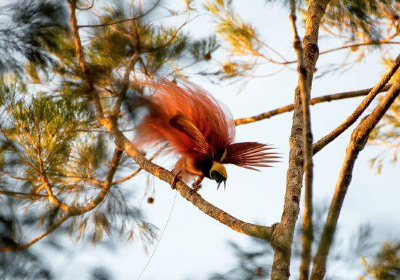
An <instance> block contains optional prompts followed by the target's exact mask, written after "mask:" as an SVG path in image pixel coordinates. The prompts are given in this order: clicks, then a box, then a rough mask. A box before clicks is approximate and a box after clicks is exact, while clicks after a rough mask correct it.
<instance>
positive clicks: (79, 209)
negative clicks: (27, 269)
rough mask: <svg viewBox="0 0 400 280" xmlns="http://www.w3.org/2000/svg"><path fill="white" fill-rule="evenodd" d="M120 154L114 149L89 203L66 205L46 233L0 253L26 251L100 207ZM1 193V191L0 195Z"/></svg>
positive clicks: (118, 150)
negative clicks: (72, 219) (107, 168)
mask: <svg viewBox="0 0 400 280" xmlns="http://www.w3.org/2000/svg"><path fill="white" fill-rule="evenodd" d="M122 153H123V150H120V149H115V151H114V155H113V159H112V160H111V166H110V169H109V171H108V173H107V177H106V180H105V182H104V185H103V188H102V189H101V191H100V193H99V194H98V195H97V196H96V197H95V198H93V199H92V200H91V201H90V202H89V203H87V204H86V205H82V206H68V205H67V207H68V209H62V210H64V211H66V214H65V216H64V217H62V218H61V219H60V220H59V221H58V222H57V223H55V224H54V225H52V226H51V227H50V228H49V229H48V230H47V231H46V232H44V233H43V234H41V235H39V236H37V237H36V238H34V239H32V240H31V241H29V242H27V243H25V244H22V245H16V246H12V247H11V246H7V247H2V248H0V252H17V251H21V250H23V249H26V248H28V247H29V246H31V245H33V244H35V243H36V242H38V241H39V240H41V239H42V238H43V237H45V236H47V235H49V234H50V233H52V232H53V231H54V230H55V229H56V228H58V227H59V226H60V225H61V224H62V223H64V222H65V221H66V220H68V219H69V218H70V217H74V216H80V215H82V214H84V213H87V212H89V211H91V210H93V209H94V208H96V207H97V206H98V205H100V204H101V203H102V202H103V201H104V199H105V198H106V196H107V194H108V193H109V192H110V188H111V184H112V180H113V178H114V175H115V172H116V170H117V168H118V165H119V163H120V161H121V156H122ZM2 192H3V191H1V192H0V194H1V193H2ZM16 194H18V195H20V194H21V193H16ZM22 195H25V194H22ZM28 195H29V194H28ZM40 197H42V195H40ZM44 197H47V196H44ZM49 199H50V195H49ZM55 205H56V206H58V207H60V208H61V207H63V206H62V205H60V206H59V205H57V204H55Z"/></svg>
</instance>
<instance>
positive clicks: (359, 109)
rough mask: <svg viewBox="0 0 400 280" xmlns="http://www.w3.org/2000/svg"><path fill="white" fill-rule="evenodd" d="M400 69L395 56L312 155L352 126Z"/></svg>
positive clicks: (399, 56)
mask: <svg viewBox="0 0 400 280" xmlns="http://www.w3.org/2000/svg"><path fill="white" fill-rule="evenodd" d="M399 67H400V55H398V56H397V58H396V60H395V61H394V63H393V64H392V66H391V67H390V68H389V69H388V70H387V71H386V73H385V75H383V77H382V78H381V79H380V81H379V82H378V83H377V84H376V85H375V87H374V88H373V89H372V90H371V91H370V93H369V94H368V95H367V96H366V97H365V99H364V100H363V101H362V102H361V103H360V105H358V107H357V108H356V109H355V110H354V112H353V113H352V114H351V115H350V116H349V117H348V118H347V119H346V120H345V121H344V122H343V123H342V124H340V125H339V126H338V127H337V128H335V129H334V130H332V132H330V133H329V134H327V135H326V136H324V137H322V138H321V139H320V140H318V141H317V142H316V143H315V144H314V145H313V153H314V155H315V154H316V153H318V152H319V151H320V150H322V149H323V148H324V147H325V146H326V145H328V144H329V143H331V142H332V141H333V140H335V139H336V138H337V137H338V136H339V135H341V134H342V133H343V132H344V131H346V130H347V129H348V128H349V127H350V126H351V125H352V124H354V123H355V122H356V121H357V119H358V118H359V117H360V116H361V115H362V113H363V112H364V111H365V110H366V109H367V108H368V106H369V105H370V104H371V102H372V101H373V100H374V98H375V97H376V96H377V95H378V93H379V92H380V91H381V90H382V88H383V87H384V86H385V85H386V84H387V83H388V82H389V80H390V79H391V77H392V76H393V75H394V73H396V71H397V69H398V68H399Z"/></svg>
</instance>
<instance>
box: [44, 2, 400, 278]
mask: <svg viewBox="0 0 400 280" xmlns="http://www.w3.org/2000/svg"><path fill="white" fill-rule="evenodd" d="M199 2H201V1H199ZM249 2H250V1H245V0H236V1H234V3H235V9H236V10H237V11H240V15H241V16H242V17H243V18H244V19H245V20H250V21H251V22H252V23H253V25H254V26H255V27H256V28H257V29H258V30H259V31H260V33H261V35H262V37H263V38H265V41H266V42H267V43H268V44H270V45H271V46H272V47H274V48H275V49H277V50H278V51H279V52H281V53H283V54H284V56H285V57H287V58H291V59H294V58H295V53H294V50H293V48H292V33H291V29H290V24H289V20H288V11H287V10H285V9H282V8H280V7H278V6H277V5H273V4H268V5H265V4H263V3H264V1H252V2H251V4H249ZM299 24H300V23H299ZM187 28H188V29H189V30H190V31H191V33H192V34H193V35H194V36H202V35H208V34H210V33H212V32H214V29H213V22H212V21H211V19H210V18H208V17H205V16H204V17H199V18H198V19H196V20H195V21H193V22H192V23H191V24H190V25H189V26H188V27H187ZM300 31H301V34H300V35H303V33H302V32H303V28H301V29H300ZM336 45H337V42H336V41H335V40H326V41H323V42H321V44H320V50H321V51H322V50H325V49H328V48H331V47H333V46H336ZM395 52H396V50H395V49H393V53H395ZM397 52H398V49H397ZM343 55H344V53H343V52H341V53H340V52H338V53H334V54H329V55H325V56H321V57H320V60H319V61H318V64H317V68H319V67H321V66H322V65H326V64H329V63H332V62H338V61H341V60H342V59H343ZM272 70H273V68H269V67H263V68H261V70H260V71H259V73H261V74H268V73H270V72H272ZM383 72H384V66H383V64H382V63H381V61H380V59H379V56H378V55H377V54H372V55H371V56H369V57H368V58H367V59H366V60H365V61H364V62H362V63H360V64H357V65H356V66H355V67H353V68H352V69H351V70H350V71H348V72H345V73H344V74H342V75H339V74H337V75H327V76H325V77H323V78H321V79H317V80H315V81H314V84H313V89H312V97H316V96H320V95H326V94H332V93H338V92H344V91H350V90H358V89H364V88H368V87H372V86H374V84H375V83H376V82H377V81H378V80H379V79H380V77H381V75H382V74H383ZM194 81H195V82H196V83H197V84H199V85H201V86H202V87H204V88H205V89H207V90H208V91H209V92H210V93H212V94H213V95H214V96H215V97H216V98H217V99H218V100H220V101H221V102H222V103H224V104H226V105H227V106H228V107H229V108H230V110H231V111H232V114H233V116H234V118H240V117H246V116H251V115H255V114H258V113H262V112H265V111H268V110H271V109H275V108H278V107H280V106H284V105H287V104H290V103H292V101H293V93H294V88H295V85H296V83H297V73H296V72H295V71H291V70H284V71H283V72H281V73H279V74H277V75H275V76H272V77H269V78H258V79H254V80H252V81H251V82H249V83H248V85H247V86H246V87H245V88H244V89H243V90H242V91H241V92H239V93H238V91H237V85H228V84H224V85H223V86H217V85H213V84H211V83H209V82H207V81H206V80H204V79H195V80H194ZM361 100H362V98H356V99H351V100H344V101H336V102H332V103H324V104H320V105H317V106H314V107H312V108H311V116H312V129H313V135H314V140H318V139H320V138H321V137H322V136H324V135H325V134H327V133H328V132H330V131H331V130H332V129H333V128H335V127H336V126H337V125H339V124H340V123H341V122H342V121H343V120H344V119H345V118H346V117H347V116H348V115H349V114H350V113H351V112H352V111H353V110H354V109H355V108H356V106H357V105H358V104H359V102H361ZM291 118H292V114H291V113H287V114H283V115H279V116H276V117H274V118H272V119H269V120H264V121H260V122H257V123H253V124H247V125H243V126H239V127H238V128H237V140H238V141H258V142H261V143H268V144H271V145H273V146H274V147H276V148H277V149H278V151H279V153H281V155H282V161H281V162H280V163H278V164H276V166H275V167H273V168H268V169H263V170H262V172H254V171H250V170H246V169H242V168H239V167H235V166H227V171H228V174H229V181H228V182H227V188H226V190H221V189H220V190H219V191H217V190H216V184H215V183H214V182H211V181H208V180H206V181H204V183H203V188H202V189H201V190H200V194H201V195H202V197H203V198H204V199H206V200H207V201H209V202H210V203H212V204H214V205H215V206H217V207H219V208H221V209H223V210H224V211H226V212H228V213H230V214H231V215H233V216H235V217H237V218H239V219H241V220H243V221H247V222H253V223H259V224H263V225H272V224H273V223H276V222H279V220H280V217H281V214H282V209H283V203H284V200H283V198H284V194H285V183H286V170H287V167H288V154H289V141H288V139H289V135H290V129H291ZM352 129H354V126H353V127H352V128H351V129H349V130H348V131H347V132H345V133H344V134H343V135H341V136H340V137H339V138H338V139H337V140H336V141H335V142H334V143H332V144H330V145H329V146H327V147H326V148H325V149H324V150H322V151H321V152H320V153H318V154H317V155H316V156H315V157H314V174H315V177H314V197H315V198H314V199H315V201H316V202H320V201H326V202H328V201H330V199H331V197H332V194H333V190H334V187H335V183H336V179H337V176H338V174H339V171H340V168H341V165H342V162H343V159H344V156H345V148H346V146H347V144H348V141H349V137H350V133H351V131H352ZM380 151H381V150H380V149H379V148H376V147H370V146H367V147H366V148H365V150H364V151H362V153H361V154H360V156H359V157H358V160H357V162H356V165H355V169H354V172H353V174H354V175H353V180H352V183H351V185H350V188H349V191H348V194H347V197H346V200H345V202H344V206H343V210H342V212H341V216H340V225H341V227H342V228H344V229H345V231H347V232H349V233H350V232H353V231H355V230H357V227H358V226H359V225H360V224H362V223H365V222H368V223H370V224H371V225H372V226H373V227H374V229H375V230H376V232H377V234H378V235H379V238H380V240H386V239H391V238H394V237H395V236H396V234H398V233H399V228H400V219H396V218H395V217H399V216H400V206H399V203H398V198H399V197H400V188H399V183H398V179H397V180H395V179H396V178H398V173H399V167H398V166H397V167H386V168H384V170H383V172H382V174H380V175H377V174H376V172H375V170H373V169H371V168H370V167H369V160H370V159H371V158H372V157H374V156H375V155H377V153H379V152H380ZM159 163H160V164H161V165H162V166H164V167H167V168H170V169H171V168H172V166H173V161H171V160H163V161H160V162H159ZM396 175H397V176H396ZM146 178H147V176H146V175H145V174H142V175H140V176H138V177H137V178H136V179H135V180H132V181H130V182H129V183H128V184H125V185H123V186H121V187H123V188H133V189H135V190H136V194H137V197H138V198H139V199H141V197H142V196H143V194H144V191H145V182H146ZM154 188H155V194H154V198H155V203H154V204H151V205H150V204H147V203H146V202H145V200H144V201H143V202H142V207H143V210H144V213H145V215H146V217H147V219H148V220H149V221H151V222H152V223H154V224H155V225H156V226H157V227H158V228H159V229H160V230H162V229H163V228H164V227H165V224H166V221H167V219H168V216H169V214H170V211H171V207H172V205H173V203H174V200H175V196H176V192H175V191H173V190H171V188H170V187H169V186H168V185H167V184H166V183H164V182H162V181H160V180H158V179H155V180H154ZM302 203H303V197H302ZM229 241H233V242H236V243H238V244H241V245H246V244H249V238H248V237H247V236H245V235H243V234H240V233H237V232H235V231H233V230H232V229H230V228H228V227H226V226H225V225H223V224H221V223H219V222H217V221H215V220H213V219H212V218H210V217H208V216H206V215H205V214H204V213H202V212H201V211H199V210H198V209H197V208H196V207H194V206H193V205H192V204H191V203H190V202H188V201H186V200H185V199H183V198H182V197H180V195H179V194H178V195H177V196H176V201H175V206H174V208H173V211H172V214H171V218H170V220H169V223H168V226H167V227H166V229H165V233H164V235H163V238H162V240H161V241H160V243H159V245H158V248H157V250H156V252H155V254H154V256H153V258H152V260H151V262H150V263H149V264H148V266H147V267H146V269H145V271H144V273H143V275H142V276H141V278H140V279H142V280H159V279H162V280H176V279H182V280H183V279H189V278H190V279H196V280H201V279H207V276H208V275H209V274H210V273H212V272H223V271H225V270H226V269H228V268H230V267H231V266H232V265H233V264H234V263H235V259H234V256H233V254H232V251H231V250H230V249H229V246H228V242H229ZM114 245H115V246H116V247H115V248H114V250H107V249H104V248H102V247H95V248H92V247H85V249H82V247H81V244H80V243H77V244H75V243H71V244H70V245H69V247H70V249H72V251H75V253H73V254H72V255H67V256H61V257H60V256H54V259H53V260H54V261H53V268H54V271H55V272H56V273H60V271H62V275H60V278H59V279H62V280H80V279H86V277H87V275H86V274H85V273H84V271H86V270H87V268H88V267H90V266H92V265H93V266H94V265H96V266H104V267H107V268H108V269H110V270H111V271H112V272H113V274H114V275H115V276H116V277H115V278H116V279H120V280H128V279H129V280H130V279H137V277H138V276H139V274H140V273H141V272H142V271H143V269H144V267H145V266H146V263H147V262H148V260H149V258H150V255H151V253H152V252H153V249H154V246H153V247H150V248H149V252H148V253H146V252H145V251H144V250H143V247H142V245H141V243H140V241H135V242H133V243H130V242H124V241H122V240H121V241H116V242H115V243H114ZM51 258H53V256H51ZM60 274H61V273H60ZM85 275H86V276H85ZM57 279H58V278H57Z"/></svg>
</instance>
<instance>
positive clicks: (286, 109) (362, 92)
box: [235, 84, 392, 126]
mask: <svg viewBox="0 0 400 280" xmlns="http://www.w3.org/2000/svg"><path fill="white" fill-rule="evenodd" d="M391 86H392V85H391V84H388V85H386V86H384V87H383V88H381V89H380V91H379V92H385V91H388V90H389V88H390V87H391ZM371 90H372V88H367V89H362V90H356V91H348V92H342V93H335V94H329V95H323V96H320V97H315V98H312V99H310V105H316V104H319V103H325V102H331V101H335V100H342V99H347V98H355V97H360V96H365V95H367V94H368V93H369V92H370V91H371ZM293 109H294V104H290V105H286V106H283V107H280V108H277V109H274V110H271V111H268V112H265V113H262V114H259V115H255V116H252V117H247V118H241V119H236V120H235V124H236V126H238V125H242V124H248V123H253V122H257V121H261V120H264V119H269V118H272V117H274V116H276V115H280V114H283V113H288V112H291V111H293Z"/></svg>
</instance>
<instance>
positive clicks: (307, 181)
mask: <svg viewBox="0 0 400 280" xmlns="http://www.w3.org/2000/svg"><path fill="white" fill-rule="evenodd" d="M289 18H290V22H291V24H292V30H293V34H294V43H293V47H294V49H295V51H296V54H297V61H298V66H297V72H298V73H299V86H300V94H301V107H302V111H303V143H304V148H303V155H304V189H305V192H304V196H305V198H304V201H305V203H304V216H303V237H302V245H303V246H302V251H301V265H300V280H308V275H309V270H310V263H311V245H312V241H313V224H312V213H313V207H312V181H313V162H312V133H311V117H310V94H311V87H307V84H308V83H309V82H308V77H309V76H310V75H309V74H308V71H307V69H306V68H305V65H304V60H303V48H302V46H301V41H300V37H299V35H298V32H297V27H296V4H295V1H294V0H292V1H291V12H290V17H289Z"/></svg>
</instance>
